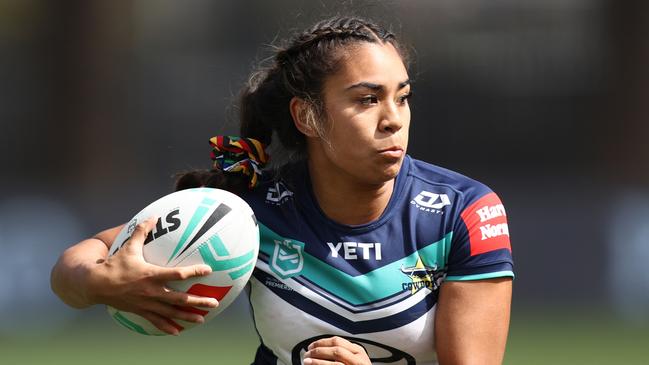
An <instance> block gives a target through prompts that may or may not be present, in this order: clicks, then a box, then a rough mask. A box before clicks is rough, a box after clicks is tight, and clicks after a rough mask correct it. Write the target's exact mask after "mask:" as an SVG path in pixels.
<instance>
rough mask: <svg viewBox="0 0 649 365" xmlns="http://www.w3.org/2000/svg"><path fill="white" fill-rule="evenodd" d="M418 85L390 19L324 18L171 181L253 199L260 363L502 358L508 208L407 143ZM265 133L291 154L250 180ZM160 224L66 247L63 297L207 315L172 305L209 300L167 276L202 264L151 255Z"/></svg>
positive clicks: (260, 78)
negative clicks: (232, 122)
mask: <svg viewBox="0 0 649 365" xmlns="http://www.w3.org/2000/svg"><path fill="white" fill-rule="evenodd" d="M411 87H412V85H411V82H410V78H409V76H408V70H407V67H406V55H405V52H404V49H403V47H402V46H401V45H400V44H399V43H398V42H397V40H396V38H395V36H394V35H393V34H392V33H390V32H388V31H387V30H385V29H383V28H381V27H379V26H377V25H376V24H373V23H371V22H368V21H365V20H363V19H360V18H353V17H350V18H340V17H337V18H333V19H328V20H324V21H322V22H319V23H318V24H316V25H315V26H314V27H312V28H311V29H308V30H307V31H305V32H304V33H302V34H298V35H296V36H295V38H294V39H292V40H291V41H290V42H288V43H287V45H286V46H285V47H283V48H278V49H277V53H276V54H275V57H274V59H273V61H272V64H271V65H270V66H268V67H265V68H262V69H261V70H259V71H257V72H256V73H254V74H253V76H252V77H251V78H250V80H249V83H248V85H247V86H246V87H245V88H244V90H243V92H242V95H241V101H240V110H241V121H240V122H241V131H240V132H241V136H240V137H232V138H230V137H223V136H220V137H216V138H213V139H211V140H210V141H211V144H212V146H213V148H214V150H213V159H214V160H215V167H214V168H213V169H212V170H211V171H202V172H193V173H189V174H187V175H185V176H183V177H182V178H180V179H179V181H178V183H177V188H179V189H182V188H187V187H192V186H213V187H221V188H226V189H228V190H231V191H237V192H238V193H239V194H240V196H241V197H242V198H244V199H245V200H246V201H247V202H248V203H249V204H250V205H251V207H252V208H253V210H254V211H255V215H256V217H257V220H258V221H259V225H260V231H261V248H260V253H259V260H258V262H257V265H256V269H255V271H254V274H253V277H252V278H251V280H250V285H249V290H250V301H251V305H252V308H253V316H254V319H255V325H256V327H257V331H258V332H259V335H260V339H261V344H260V346H259V349H258V351H257V354H256V356H255V361H254V364H256V365H261V364H300V363H304V364H313V365H316V364H317V365H319V364H348V365H349V364H370V363H381V364H389V363H401V364H403V363H405V364H437V363H439V364H500V363H501V362H502V359H503V354H504V349H505V343H506V338H507V331H508V326H509V312H510V302H511V291H512V284H511V281H512V277H513V271H512V270H513V269H512V258H511V249H510V243H509V232H508V230H507V221H506V214H505V210H504V208H503V205H502V204H501V202H500V200H499V198H498V197H497V196H496V195H495V194H494V193H493V192H492V191H491V190H489V188H487V187H486V186H485V185H483V184H481V183H479V182H476V181H474V180H471V179H469V178H467V177H465V176H462V175H460V174H458V173H455V172H452V171H449V170H446V169H443V168H441V167H437V166H434V165H431V164H428V163H425V162H422V161H418V160H415V159H413V158H411V157H409V156H408V155H407V154H406V150H407V147H408V129H409V125H410V107H409V104H408V99H409V97H410V96H411ZM273 134H275V135H276V136H277V138H278V139H279V142H280V143H281V146H282V148H283V149H284V150H286V151H288V152H289V153H288V155H289V156H291V158H290V159H289V160H287V161H280V163H279V165H282V166H281V167H280V168H278V169H275V170H272V171H273V172H272V173H270V172H268V171H267V172H264V174H262V175H261V176H259V175H258V174H256V173H255V171H256V170H258V168H259V167H261V166H263V164H264V163H265V152H264V151H263V150H261V149H260V148H261V147H260V146H266V145H269V144H270V143H271V142H272V141H271V136H272V135H273ZM276 162H277V161H276ZM264 175H268V176H264ZM254 185H256V186H254ZM153 225H154V222H153V221H147V222H145V223H143V224H140V225H139V226H138V227H137V229H136V230H135V232H134V233H133V236H132V238H131V240H130V241H129V242H128V243H127V244H126V246H125V248H123V249H121V250H120V251H119V252H118V253H117V254H116V255H114V256H111V257H107V252H108V248H109V246H110V243H111V242H112V241H113V239H114V237H115V236H116V234H117V232H119V230H120V228H121V227H115V228H112V229H109V230H106V231H104V232H101V233H99V234H97V235H96V236H95V237H93V238H89V239H86V240H83V241H81V242H80V243H78V244H76V245H74V246H72V247H70V248H69V249H67V250H66V251H65V252H64V253H63V254H62V255H61V257H60V259H59V261H58V263H57V264H56V265H55V267H54V269H53V271H52V288H53V290H54V291H55V292H56V293H57V294H58V295H59V296H60V297H61V299H62V300H63V301H64V302H66V303H68V304H69V305H71V306H73V307H77V308H82V307H87V306H90V305H93V304H98V303H103V304H108V305H111V306H113V307H115V308H118V309H120V310H124V311H130V312H133V313H137V314H139V315H141V316H143V317H145V318H146V319H148V320H149V321H151V322H152V323H153V324H154V325H155V326H156V327H158V328H160V329H161V330H163V331H166V332H168V333H170V334H177V330H176V329H175V328H174V327H173V326H172V325H171V324H170V323H169V320H173V319H181V320H186V321H194V322H198V323H200V322H202V320H203V319H202V317H201V316H200V315H197V314H193V313H188V312H185V311H182V310H180V309H177V307H176V306H177V305H180V306H203V307H215V306H216V305H218V303H217V302H216V301H215V300H214V299H212V298H204V297H197V296H193V295H188V294H185V293H179V292H174V291H172V290H169V289H168V288H166V286H165V283H166V282H168V281H171V280H179V279H185V278H189V277H193V276H200V275H206V274H208V273H209V272H210V268H209V267H205V266H202V265H198V266H191V267H178V268H162V267H157V266H153V265H150V264H147V263H146V262H145V261H144V259H143V257H142V244H143V240H144V238H145V237H146V235H147V234H148V232H149V231H150V230H151V229H152V228H153ZM276 246H277V247H276ZM276 248H278V249H281V250H278V249H276ZM278 251H281V252H284V253H285V254H286V256H289V257H291V258H292V259H291V260H284V259H283V258H282V257H281V255H277V252H278ZM296 258H297V259H296Z"/></svg>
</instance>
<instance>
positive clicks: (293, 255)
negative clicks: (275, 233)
mask: <svg viewBox="0 0 649 365" xmlns="http://www.w3.org/2000/svg"><path fill="white" fill-rule="evenodd" d="M274 241H275V249H274V250H273V258H272V260H271V263H270V269H271V270H273V272H274V273H275V274H277V275H279V277H281V278H282V279H286V278H290V277H291V276H295V275H297V274H299V273H300V272H301V271H302V268H303V267H304V254H303V252H304V243H303V242H298V241H293V240H286V239H285V240H281V241H280V240H274Z"/></svg>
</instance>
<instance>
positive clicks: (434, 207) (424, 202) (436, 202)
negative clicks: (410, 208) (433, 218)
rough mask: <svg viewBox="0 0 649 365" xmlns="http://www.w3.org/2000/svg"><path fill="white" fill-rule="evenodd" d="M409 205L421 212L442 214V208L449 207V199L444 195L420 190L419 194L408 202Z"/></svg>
mask: <svg viewBox="0 0 649 365" xmlns="http://www.w3.org/2000/svg"><path fill="white" fill-rule="evenodd" d="M410 204H412V205H414V206H415V208H417V209H419V210H420V211H423V212H427V213H433V214H444V211H443V210H442V208H444V207H445V206H447V205H451V199H449V197H448V195H446V194H437V193H431V192H430V191H426V190H422V191H421V193H419V194H418V195H417V196H416V197H414V198H413V199H412V200H411V201H410Z"/></svg>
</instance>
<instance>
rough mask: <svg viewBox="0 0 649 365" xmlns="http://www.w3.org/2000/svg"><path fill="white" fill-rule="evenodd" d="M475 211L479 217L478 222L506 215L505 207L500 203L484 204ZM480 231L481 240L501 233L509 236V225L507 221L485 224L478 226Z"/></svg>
mask: <svg viewBox="0 0 649 365" xmlns="http://www.w3.org/2000/svg"><path fill="white" fill-rule="evenodd" d="M475 213H476V214H477V215H478V216H479V217H480V223H484V222H486V221H489V220H492V219H494V218H498V217H504V216H507V213H506V212H505V207H504V206H503V205H502V204H496V205H485V206H484V207H482V208H480V209H477V210H476V211H475ZM480 233H481V234H482V240H486V239H488V238H494V237H498V236H502V235H507V236H509V226H508V225H507V223H498V224H485V225H482V226H480Z"/></svg>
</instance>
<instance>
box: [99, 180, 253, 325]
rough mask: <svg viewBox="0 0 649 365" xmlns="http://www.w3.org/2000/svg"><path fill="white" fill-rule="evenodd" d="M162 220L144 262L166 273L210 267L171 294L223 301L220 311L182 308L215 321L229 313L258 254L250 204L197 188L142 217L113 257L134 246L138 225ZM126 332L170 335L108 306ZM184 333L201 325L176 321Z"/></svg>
mask: <svg viewBox="0 0 649 365" xmlns="http://www.w3.org/2000/svg"><path fill="white" fill-rule="evenodd" d="M150 217H159V218H158V221H157V223H156V226H155V227H154V228H153V229H152V230H151V232H149V234H148V235H147V237H146V239H145V240H144V245H143V248H142V251H143V255H144V259H145V260H146V261H147V262H148V263H151V264H154V265H158V266H163V267H180V266H190V265H200V264H207V265H209V266H210V267H211V268H212V272H211V273H210V274H208V275H206V276H197V277H192V278H189V279H185V280H176V281H170V282H168V283H167V287H168V288H169V289H170V290H173V291H178V292H185V293H189V294H193V295H197V296H203V297H212V298H215V299H216V300H218V301H219V306H218V307H216V308H203V307H200V308H199V307H181V309H182V310H185V311H188V312H191V313H197V314H200V315H202V316H203V317H204V320H205V321H208V320H210V319H211V318H213V317H214V316H216V315H218V314H219V313H220V312H222V311H223V310H224V309H225V308H227V307H228V306H229V305H230V304H231V303H232V302H233V301H234V299H235V298H236V297H237V295H238V294H239V293H240V292H241V291H242V290H243V288H244V286H245V285H246V283H247V282H248V279H250V275H251V274H252V271H253V268H254V266H255V262H256V261H257V254H258V251H259V228H258V226H257V221H256V219H255V216H254V214H253V212H252V209H251V208H250V206H248V204H247V203H246V202H245V201H243V200H242V199H241V198H239V197H238V196H236V195H234V194H232V193H230V192H227V191H224V190H219V189H211V188H197V189H188V190H182V191H178V192H175V193H172V194H169V195H167V196H164V197H162V198H160V199H158V200H157V201H155V202H153V203H151V204H150V205H149V206H147V207H146V208H144V209H143V210H142V211H141V212H139V213H138V214H137V215H135V217H133V219H131V221H130V222H129V223H128V224H126V225H125V226H124V228H123V229H122V231H121V232H120V233H119V234H118V235H117V237H116V238H115V241H114V242H113V245H112V246H111V249H110V251H109V256H112V255H114V254H115V253H116V252H118V251H119V249H120V248H122V247H123V245H124V244H125V243H126V242H127V241H128V240H129V238H130V237H131V235H132V234H133V233H134V231H135V230H136V227H137V225H138V224H139V223H141V222H143V221H145V220H146V219H147V218H150ZM108 312H109V314H110V315H111V316H112V317H113V319H115V321H117V322H118V323H119V324H121V325H122V326H124V327H126V328H128V329H130V330H132V331H135V332H138V333H141V334H145V335H165V333H164V332H162V331H160V330H159V329H157V328H156V327H155V326H154V325H153V324H151V322H149V321H148V320H146V319H144V318H143V317H141V316H139V315H136V314H134V313H129V312H123V311H119V310H116V309H115V308H113V307H110V306H108ZM172 322H173V323H171V324H172V325H173V326H174V327H176V328H177V329H178V330H179V331H182V330H185V329H188V328H191V327H193V326H195V325H197V323H192V322H186V321H182V320H173V321H172Z"/></svg>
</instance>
